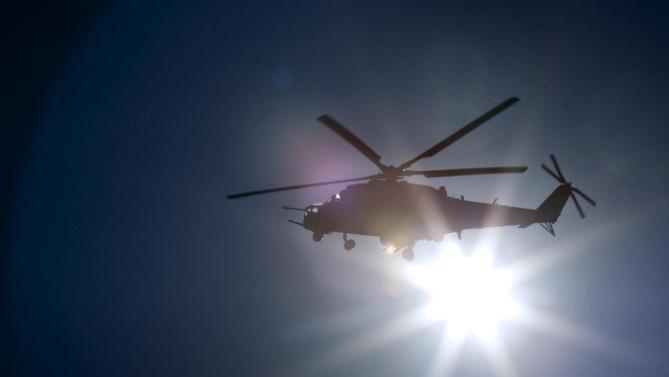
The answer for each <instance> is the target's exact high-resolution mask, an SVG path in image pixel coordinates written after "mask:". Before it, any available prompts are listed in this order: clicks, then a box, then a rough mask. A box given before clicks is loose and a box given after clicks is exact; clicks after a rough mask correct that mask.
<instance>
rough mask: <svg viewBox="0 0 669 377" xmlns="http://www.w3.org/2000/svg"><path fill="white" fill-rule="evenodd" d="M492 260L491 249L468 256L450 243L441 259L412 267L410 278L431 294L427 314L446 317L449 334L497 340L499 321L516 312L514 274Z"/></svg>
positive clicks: (425, 309) (439, 318) (451, 336)
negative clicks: (513, 295)
mask: <svg viewBox="0 0 669 377" xmlns="http://www.w3.org/2000/svg"><path fill="white" fill-rule="evenodd" d="M492 262H493V260H492V254H491V253H490V252H489V251H487V250H477V251H476V252H474V253H473V254H472V255H471V256H465V255H464V254H463V253H462V252H461V251H460V249H459V248H458V246H457V245H456V244H454V243H450V244H448V245H446V247H444V250H442V251H441V258H440V259H439V262H437V263H435V264H433V265H430V266H423V267H410V270H409V278H410V280H411V281H412V282H413V284H415V285H416V286H418V287H420V288H421V289H423V290H425V291H426V292H428V294H429V295H430V297H431V300H430V302H429V303H428V304H426V306H425V307H424V308H423V309H424V314H425V315H426V316H427V317H428V319H429V320H431V321H445V323H446V332H447V335H448V337H449V338H451V339H454V340H458V339H462V338H464V337H466V336H468V335H475V336H476V337H477V338H479V339H481V340H484V341H485V340H493V339H495V338H496V335H497V324H498V322H499V321H500V320H509V319H513V318H514V317H515V316H516V314H517V304H516V301H515V300H514V299H513V297H512V295H511V288H512V283H513V281H512V277H511V275H510V273H509V272H506V271H504V270H500V269H496V268H495V267H494V266H493V263H492Z"/></svg>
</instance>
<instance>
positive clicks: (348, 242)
mask: <svg viewBox="0 0 669 377" xmlns="http://www.w3.org/2000/svg"><path fill="white" fill-rule="evenodd" d="M354 247H355V241H353V240H349V239H348V237H347V236H346V233H344V250H346V251H351V250H353V248H354Z"/></svg>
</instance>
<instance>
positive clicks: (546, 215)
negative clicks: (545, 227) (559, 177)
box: [536, 184, 571, 224]
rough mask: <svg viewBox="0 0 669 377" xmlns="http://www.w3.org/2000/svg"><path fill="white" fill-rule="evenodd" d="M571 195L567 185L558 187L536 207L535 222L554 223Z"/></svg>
mask: <svg viewBox="0 0 669 377" xmlns="http://www.w3.org/2000/svg"><path fill="white" fill-rule="evenodd" d="M570 195H571V187H570V185H567V184H562V185H560V186H558V188H556V189H555V190H554V191H553V192H552V193H551V194H550V195H549V196H548V197H547V198H546V200H544V201H543V203H541V204H540V205H539V207H537V209H536V211H537V222H539V223H551V224H552V223H555V222H556V221H557V219H558V217H560V213H562V208H564V205H565V204H566V203H567V200H568V199H569V196H570Z"/></svg>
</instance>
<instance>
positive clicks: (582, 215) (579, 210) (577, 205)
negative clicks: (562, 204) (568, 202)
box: [569, 192, 585, 219]
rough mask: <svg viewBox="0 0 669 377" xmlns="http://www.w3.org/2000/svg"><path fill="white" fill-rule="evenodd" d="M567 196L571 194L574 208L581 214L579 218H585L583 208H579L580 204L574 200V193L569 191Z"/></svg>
mask: <svg viewBox="0 0 669 377" xmlns="http://www.w3.org/2000/svg"><path fill="white" fill-rule="evenodd" d="M569 196H571V199H572V200H573V201H574V204H575V205H576V209H577V210H578V214H579V215H581V218H582V219H584V218H585V213H583V208H581V205H580V204H578V200H576V195H574V193H573V192H572V193H570V194H569Z"/></svg>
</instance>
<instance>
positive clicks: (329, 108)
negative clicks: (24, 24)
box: [7, 1, 669, 376]
mask: <svg viewBox="0 0 669 377" xmlns="http://www.w3.org/2000/svg"><path fill="white" fill-rule="evenodd" d="M43 58H44V59H49V57H48V56H44V57H43ZM62 67H63V68H62V70H61V71H59V72H58V73H57V75H56V76H55V77H54V80H53V81H52V84H51V89H50V92H49V96H48V98H47V101H46V104H45V106H44V109H43V111H42V112H41V115H40V121H39V123H38V126H37V128H36V131H35V132H34V134H33V135H32V138H31V140H30V145H29V150H28V151H27V156H28V157H27V159H26V161H25V164H24V166H25V170H24V171H23V174H22V178H21V180H20V183H19V191H18V197H17V199H16V202H15V206H14V211H13V214H12V216H13V218H12V231H11V238H10V241H11V245H10V249H9V253H8V262H7V268H8V271H7V281H8V286H7V288H8V291H7V292H8V301H7V303H8V305H7V307H8V311H7V313H8V320H9V328H10V334H9V335H10V336H9V339H10V340H9V342H10V350H11V353H10V357H11V361H12V364H13V369H14V372H15V373H16V374H17V375H22V376H24V375H25V376H39V375H44V376H55V375H63V376H79V375H80V376H92V375H110V376H111V375H114V376H120V375H124V376H146V375H179V376H186V375H194V376H224V375H225V376H230V375H239V376H267V375H279V376H293V375H309V376H312V375H313V376H342V375H345V376H422V375H426V376H427V375H430V370H431V369H430V365H431V364H432V363H433V361H434V360H435V355H437V354H438V352H439V345H440V341H441V339H440V336H441V330H440V326H441V325H432V326H428V327H424V328H420V329H418V330H415V331H411V332H408V333H406V334H403V335H402V336H398V337H392V336H387V337H385V338H384V337H383V336H381V341H379V342H377V343H378V344H377V343H374V342H371V343H373V344H372V346H370V347H366V348H365V349H364V350H362V351H358V349H357V348H356V344H358V343H356V342H358V341H359V340H360V338H361V337H362V338H364V339H367V338H365V336H367V337H369V336H371V335H369V334H393V333H394V332H393V331H394V330H396V329H393V324H394V323H395V322H393V321H395V320H396V319H397V318H400V317H401V315H402V313H405V312H407V310H410V309H411V308H414V307H417V306H419V305H420V304H421V303H423V302H424V301H425V300H426V299H427V298H426V296H425V293H424V292H422V291H420V290H419V289H416V288H414V287H412V286H410V285H409V284H408V283H407V282H406V281H402V280H401V279H397V278H396V277H397V276H396V275H394V272H396V271H398V270H401V269H404V268H406V263H407V262H405V261H403V260H402V259H401V258H400V257H388V256H384V255H382V254H381V253H380V252H379V250H380V244H379V242H378V240H376V239H372V238H366V237H356V238H355V239H356V241H357V244H358V246H357V248H356V249H355V251H354V252H353V253H347V252H345V251H344V250H343V249H342V245H341V244H342V240H341V237H340V235H329V236H326V237H325V239H324V240H323V242H321V243H314V242H313V241H312V240H311V235H310V234H309V233H308V232H306V231H304V230H302V229H300V228H299V227H296V226H294V225H291V224H289V223H287V222H286V220H287V219H297V218H299V214H296V213H293V212H286V211H283V210H281V208H280V207H281V206H282V205H292V206H303V205H306V204H308V203H312V202H318V201H322V200H324V199H325V198H327V197H328V196H329V195H331V194H332V193H334V192H337V191H339V190H342V189H343V188H344V187H345V185H340V186H337V185H335V186H331V187H320V188H317V189H312V190H304V191H293V192H286V193H278V194H273V195H267V196H263V197H257V198H248V199H244V200H238V201H229V200H226V199H225V195H226V194H229V193H233V192H238V191H245V190H251V189H256V188H264V187H272V186H280V185H287V184H294V183H303V182H310V181H318V180H326V179H337V178H348V177H349V176H351V177H355V176H359V175H365V174H368V173H373V172H374V166H373V165H372V164H371V163H369V162H368V161H367V160H366V159H365V158H364V157H362V156H361V155H359V154H357V153H356V152H355V151H354V149H353V148H352V147H350V146H349V145H347V144H346V143H345V142H344V141H342V140H341V139H339V138H338V137H337V136H336V135H334V134H333V133H332V132H331V131H329V130H327V129H326V128H325V127H323V126H322V125H320V124H319V123H318V122H316V117H317V116H319V115H321V114H324V113H329V114H333V116H335V117H336V118H337V119H338V120H340V121H342V122H343V123H344V124H346V125H347V126H348V127H349V128H350V129H351V130H352V131H354V132H355V133H356V134H358V135H359V136H360V137H361V138H362V139H363V140H365V141H366V142H368V143H369V144H370V145H371V146H372V147H373V148H374V149H375V150H377V151H378V152H379V153H380V154H381V155H382V156H383V162H385V163H390V164H397V163H401V162H403V161H405V160H407V159H409V158H411V157H413V156H415V155H416V154H418V153H420V152H422V151H423V150H424V149H426V148H427V147H429V146H431V145H433V144H434V143H436V142H437V141H439V140H440V139H442V138H443V137H445V136H447V135H448V134H450V133H451V132H453V131H454V130H456V129H457V128H459V127H461V126H462V125H464V124H465V123H467V122H468V121H470V120H471V119H473V118H475V117H476V116H478V115H479V114H481V113H483V112H484V111H486V110H488V109H489V108H491V107H492V106H494V105H495V104H497V103H499V102H501V101H502V100H504V99H506V98H508V97H511V96H517V97H519V98H520V99H521V101H520V102H519V103H518V104H516V105H514V106H513V107H512V108H510V109H509V110H507V111H505V112H504V113H502V114H500V115H499V116H497V117H496V118H494V119H493V120H491V121H490V122H489V123H487V124H486V125H485V126H483V127H482V128H480V129H478V130H476V131H475V132H473V133H472V134H470V135H468V136H467V137H465V138H464V139H462V140H460V141H459V142H458V143H457V144H454V145H453V146H452V147H450V148H448V149H447V150H446V151H444V152H443V153H441V154H439V155H438V156H436V157H434V158H432V159H430V160H426V161H421V162H420V163H418V164H416V166H415V167H416V168H425V169H429V168H435V169H436V168H451V167H452V168H458V167H475V166H491V165H492V166H495V165H527V166H529V168H530V169H529V170H528V172H527V173H525V174H523V175H513V176H497V177H486V176H483V177H467V178H450V179H437V180H433V181H432V182H430V183H431V184H434V185H445V186H447V187H448V189H449V191H450V192H452V193H453V194H457V195H460V194H462V195H464V196H465V197H466V198H467V199H471V200H478V201H484V202H489V201H492V200H493V199H494V198H499V201H500V202H501V203H503V204H509V205H517V206H522V207H529V208H534V207H536V206H537V205H538V204H539V203H540V202H541V201H542V200H543V199H544V198H545V196H547V195H548V194H549V193H550V191H551V190H553V189H554V187H555V186H556V182H555V181H554V180H553V179H552V178H551V177H549V176H548V175H547V174H545V173H544V172H542V171H541V169H540V168H539V166H540V164H541V163H542V162H547V161H548V155H549V154H550V153H556V155H557V157H558V159H559V161H560V162H561V167H562V170H563V172H564V174H565V175H566V176H567V178H568V179H569V180H571V181H573V182H574V184H575V185H576V186H577V187H579V188H581V189H582V190H583V191H585V192H586V193H588V194H589V195H590V196H592V197H593V198H594V199H596V200H597V202H598V206H597V208H594V209H593V208H585V209H586V212H587V218H586V219H585V220H580V219H579V218H578V215H577V213H576V211H575V209H574V207H573V205H572V204H571V203H568V204H567V207H566V209H565V210H564V211H563V215H562V217H561V218H560V220H559V222H558V223H557V224H556V231H557V238H553V237H551V236H550V235H548V234H547V233H546V232H544V231H543V230H542V229H541V228H539V227H538V226H536V225H535V226H532V227H530V228H528V229H517V228H502V229H498V230H484V231H465V232H464V235H463V240H462V241H457V238H456V237H455V236H450V237H447V239H446V240H445V241H444V242H445V243H446V242H450V241H455V242H458V244H459V245H460V247H461V249H462V250H464V251H465V252H470V251H471V250H472V249H473V248H474V247H475V246H476V245H477V243H478V241H479V240H481V239H494V240H495V242H494V243H493V246H494V249H495V250H494V252H495V255H496V263H497V264H498V265H500V266H504V265H520V266H524V267H522V268H524V269H525V270H523V271H522V272H523V273H528V274H529V272H528V271H529V270H531V271H533V272H534V274H533V275H532V276H531V277H530V278H528V279H526V280H525V281H523V283H522V284H520V285H519V286H518V287H517V292H516V293H517V295H518V297H519V298H520V299H522V300H523V302H525V303H527V304H528V305H531V306H533V307H536V308H541V309H542V310H543V311H545V312H547V313H552V315H553V317H551V318H546V319H545V322H546V323H548V324H546V323H543V325H536V324H535V325H536V326H528V325H526V324H519V323H503V324H502V327H501V328H500V333H501V334H500V337H501V339H503V341H504V344H505V350H506V351H505V352H506V353H507V354H508V357H509V359H510V360H512V363H513V365H514V370H515V374H517V375H519V376H539V375H540V376H568V375H579V376H631V375H636V376H659V375H665V374H669V330H668V329H667V326H666V318H667V317H668V316H669V294H668V293H667V287H668V286H669V277H668V276H669V275H668V274H667V271H669V250H667V246H666V245H667V244H668V243H669V235H668V233H667V231H666V229H665V226H666V225H667V215H666V213H667V211H668V210H669V201H668V200H667V196H666V192H665V191H666V186H667V184H669V175H668V174H667V171H668V170H667V166H666V164H667V162H668V159H667V157H666V153H667V149H668V147H669V131H667V121H666V101H667V98H669V90H668V89H667V88H668V85H669V75H668V74H667V70H668V69H669V5H668V4H667V3H666V2H661V1H660V2H656V3H646V2H643V3H639V2H623V1H613V2H611V1H608V2H599V3H598V2H582V1H577V2H573V3H565V2H552V3H546V4H536V2H527V3H509V2H500V3H492V4H491V3H482V2H463V3H460V4H456V3H451V2H445V1H434V2H415V1H411V2H405V3H397V2H363V1H352V2H340V1H303V2H283V3H282V4H276V3H275V2H250V1H239V2H225V1H211V2H206V1H183V2H178V1H155V2H151V1H145V2H133V1H127V2H121V1H118V2H112V3H111V4H110V5H109V6H107V7H106V8H104V9H103V11H101V12H100V13H99V14H97V16H96V18H95V19H94V20H91V21H90V23H89V27H88V28H87V29H86V31H85V33H84V34H83V38H82V41H81V43H80V45H79V47H78V48H77V49H76V50H75V51H74V53H73V54H72V55H71V56H69V58H68V59H67V61H66V64H64V65H63V66H62ZM415 182H425V180H422V181H421V180H416V181H415ZM296 215H298V217H296ZM440 247H441V245H439V244H435V243H430V242H419V243H418V245H417V247H416V253H417V258H416V261H415V262H413V263H415V264H417V265H421V264H427V263H430V262H431V261H433V260H434V258H435V255H436V254H437V253H438V252H439V249H440ZM384 326H386V327H384ZM452 372H453V373H454V375H458V376H490V375H494V374H495V368H494V366H493V365H492V364H491V361H490V357H489V356H488V355H486V353H485V351H484V350H483V347H481V345H480V344H478V343H477V341H476V340H475V339H471V340H467V341H466V342H465V344H464V346H463V348H462V350H461V353H460V356H459V358H458V360H457V361H456V364H455V366H454V367H453V369H452Z"/></svg>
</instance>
